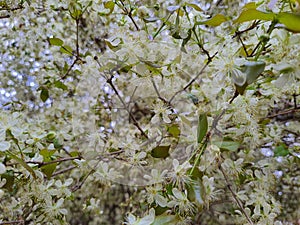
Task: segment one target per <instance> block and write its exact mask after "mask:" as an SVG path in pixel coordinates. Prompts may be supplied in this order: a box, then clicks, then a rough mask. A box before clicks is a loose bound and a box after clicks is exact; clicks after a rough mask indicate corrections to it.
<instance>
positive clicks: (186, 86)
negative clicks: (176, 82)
mask: <svg viewBox="0 0 300 225" xmlns="http://www.w3.org/2000/svg"><path fill="white" fill-rule="evenodd" d="M217 53H218V52H216V53H215V54H214V55H213V56H212V57H211V59H212V58H214V57H215V56H216V54H217ZM210 62H211V61H207V63H205V65H204V66H203V67H202V69H201V70H200V71H199V73H198V74H197V75H196V76H195V77H194V78H193V79H192V80H190V82H188V83H187V84H186V85H185V86H184V87H183V88H182V89H181V90H179V91H177V92H175V94H174V95H173V96H172V97H171V99H170V100H169V104H171V103H172V101H173V100H174V98H175V97H176V96H177V95H178V94H179V93H181V92H183V91H185V90H186V89H188V88H189V87H190V86H191V85H192V84H193V83H194V82H195V81H196V80H197V79H198V78H199V76H200V75H201V74H202V73H203V72H204V70H205V69H206V67H207V66H208V65H209V64H210Z"/></svg>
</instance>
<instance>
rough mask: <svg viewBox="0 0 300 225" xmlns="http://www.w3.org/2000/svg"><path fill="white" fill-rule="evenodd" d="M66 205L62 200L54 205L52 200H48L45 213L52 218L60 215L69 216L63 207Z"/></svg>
mask: <svg viewBox="0 0 300 225" xmlns="http://www.w3.org/2000/svg"><path fill="white" fill-rule="evenodd" d="M63 203H64V199H63V198H60V199H58V201H57V202H56V203H55V202H54V203H53V201H52V199H51V198H46V206H45V209H44V212H45V213H47V214H48V216H50V217H56V216H59V215H67V213H68V211H67V210H66V209H64V208H61V207H62V204H63Z"/></svg>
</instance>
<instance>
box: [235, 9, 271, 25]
mask: <svg viewBox="0 0 300 225" xmlns="http://www.w3.org/2000/svg"><path fill="white" fill-rule="evenodd" d="M274 18H275V14H274V13H265V12H261V11H258V10H256V9H253V8H250V9H247V10H244V11H242V13H241V14H240V15H239V17H238V18H237V19H236V20H235V21H234V23H243V22H247V21H251V20H267V21H272V20H273V19H274Z"/></svg>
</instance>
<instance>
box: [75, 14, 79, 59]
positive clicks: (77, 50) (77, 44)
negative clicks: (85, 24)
mask: <svg viewBox="0 0 300 225" xmlns="http://www.w3.org/2000/svg"><path fill="white" fill-rule="evenodd" d="M75 21H76V56H77V58H78V57H79V19H76V20H75Z"/></svg>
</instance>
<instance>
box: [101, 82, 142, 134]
mask: <svg viewBox="0 0 300 225" xmlns="http://www.w3.org/2000/svg"><path fill="white" fill-rule="evenodd" d="M112 78H113V76H112V77H111V78H109V79H108V80H107V81H106V82H107V83H108V84H109V85H110V86H111V88H112V89H113V90H114V92H115V94H116V95H117V96H118V98H119V100H120V101H121V103H122V105H123V106H124V108H125V110H126V111H127V112H128V114H129V117H130V119H131V120H132V121H133V125H134V126H136V128H137V129H138V130H139V131H140V132H141V134H142V136H144V137H145V138H147V139H148V135H147V134H146V133H145V131H144V130H143V129H142V128H141V126H140V125H139V123H138V122H137V120H136V119H135V117H134V116H133V114H132V112H131V111H130V110H129V108H128V107H127V105H126V103H125V102H124V100H123V99H122V97H121V95H120V94H119V91H118V90H117V88H116V87H115V85H114V84H113V82H112Z"/></svg>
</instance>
